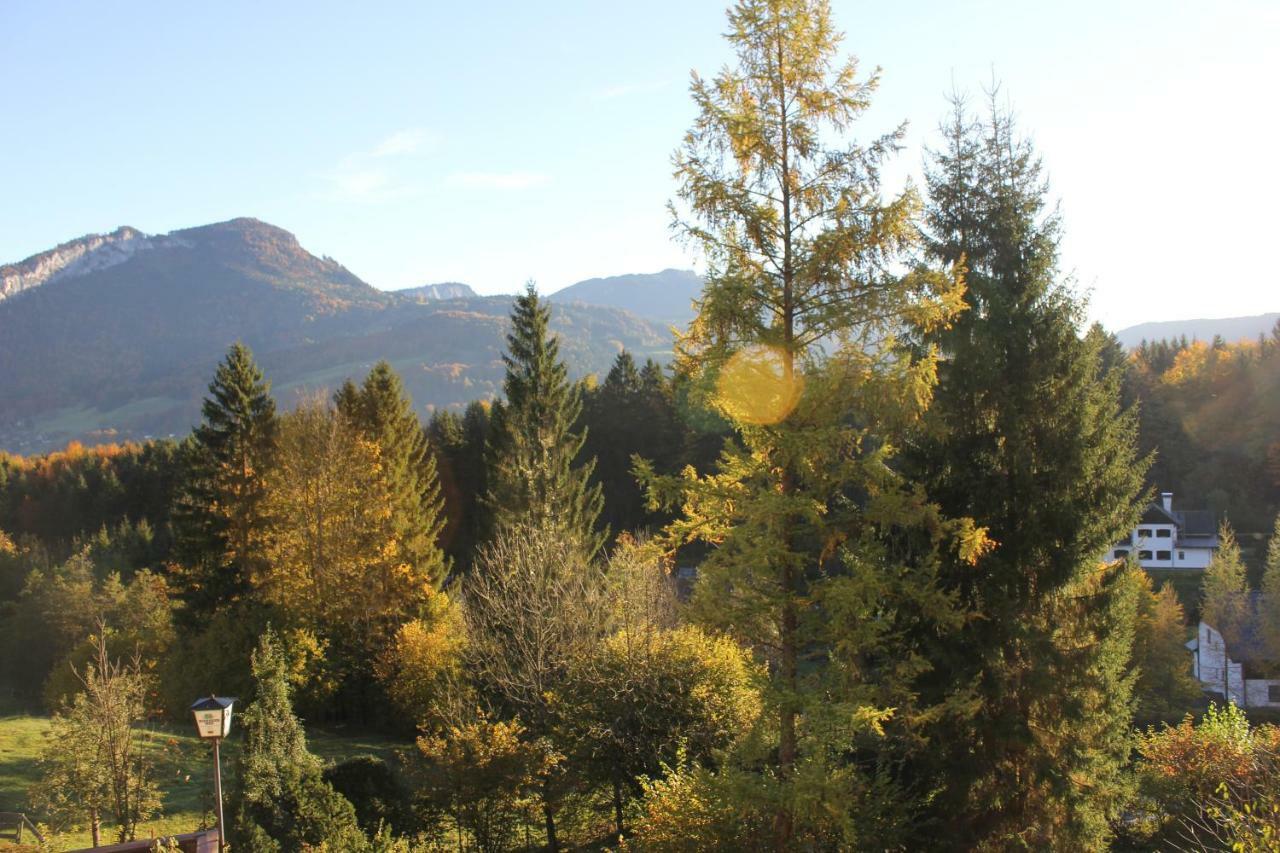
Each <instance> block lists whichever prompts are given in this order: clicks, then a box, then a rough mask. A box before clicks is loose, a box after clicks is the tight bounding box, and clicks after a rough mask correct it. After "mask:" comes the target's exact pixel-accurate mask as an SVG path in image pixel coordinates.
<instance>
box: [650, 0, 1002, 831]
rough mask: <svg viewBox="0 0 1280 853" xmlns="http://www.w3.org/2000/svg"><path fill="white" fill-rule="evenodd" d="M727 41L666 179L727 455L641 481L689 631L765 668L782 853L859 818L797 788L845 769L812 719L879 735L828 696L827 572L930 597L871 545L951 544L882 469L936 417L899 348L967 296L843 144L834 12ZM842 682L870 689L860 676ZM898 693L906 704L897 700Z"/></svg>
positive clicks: (697, 379) (686, 338)
mask: <svg viewBox="0 0 1280 853" xmlns="http://www.w3.org/2000/svg"><path fill="white" fill-rule="evenodd" d="M727 38H728V40H729V42H730V45H731V47H732V49H733V51H734V53H735V55H736V63H735V64H734V65H733V66H731V67H727V68H725V69H724V70H723V71H721V72H720V73H719V74H718V75H717V76H716V77H715V78H714V79H710V80H707V79H704V78H702V77H699V76H697V75H696V74H695V76H694V78H693V82H692V85H691V91H692V95H693V99H694V102H695V105H696V107H697V110H698V115H697V117H696V119H695V120H694V124H693V126H692V128H691V129H690V130H689V132H688V133H687V135H686V137H685V141H684V144H683V145H682V146H681V147H680V149H679V150H678V151H677V153H676V155H675V161H674V162H675V172H676V177H677V179H678V180H679V181H680V185H681V186H680V193H679V195H680V202H681V203H680V206H679V207H678V208H675V217H676V226H677V228H678V230H680V231H681V232H682V233H683V234H684V235H685V236H686V237H688V238H689V239H690V240H691V242H692V243H693V244H694V245H696V246H697V247H698V248H699V249H700V250H701V252H702V253H703V255H704V257H705V263H706V283H705V286H704V290H703V293H702V297H701V299H700V300H699V301H698V303H697V310H698V314H697V317H696V319H695V320H694V321H693V322H692V324H691V325H690V328H689V331H688V334H686V335H683V336H681V337H680V339H679V340H678V342H677V370H678V371H679V372H681V373H683V374H685V375H688V376H690V377H692V378H693V382H694V383H695V386H696V387H697V388H698V389H699V390H700V395H701V399H702V400H703V402H706V403H709V404H710V405H711V406H712V407H713V408H714V409H715V410H716V411H718V412H719V413H720V414H721V415H722V416H723V417H724V418H725V419H727V420H728V421H729V423H730V424H731V425H732V426H733V427H734V428H735V429H736V431H737V434H738V439H737V440H735V441H732V442H730V443H729V444H727V445H726V447H725V449H724V452H723V454H722V456H721V458H720V461H719V464H718V466H717V469H716V470H715V471H714V472H713V473H710V474H708V475H706V476H699V475H698V474H697V473H696V472H694V471H693V470H691V469H686V473H685V474H684V475H683V476H681V477H677V478H651V479H650V483H651V487H652V495H653V498H654V500H655V502H657V503H661V502H667V503H669V504H670V505H672V506H676V507H680V508H682V509H683V517H682V518H680V519H678V520H677V521H676V522H674V523H673V524H672V525H671V526H670V527H669V528H668V531H667V542H668V544H669V546H670V547H676V546H677V545H679V544H680V543H683V542H691V541H700V542H704V543H706V544H708V545H710V546H712V550H711V551H710V553H709V556H708V557H707V559H706V560H705V561H704V562H703V563H702V565H701V567H700V577H699V581H698V584H697V586H696V588H695V592H694V608H695V611H696V612H697V613H699V614H700V619H701V620H702V621H703V622H704V624H707V625H710V626H713V627H718V628H724V629H728V630H730V631H732V633H733V635H734V636H737V637H740V638H741V639H743V640H744V641H745V642H748V643H750V644H752V645H753V646H754V648H755V649H757V650H758V652H759V654H760V655H761V657H762V658H763V659H764V660H766V661H767V662H768V665H769V672H770V679H769V688H768V690H766V692H765V707H766V713H767V715H768V717H769V719H770V731H772V732H775V733H776V734H775V735H773V737H775V738H776V740H775V741H774V749H773V750H771V751H770V753H769V755H767V756H765V757H764V760H765V761H767V762H768V763H769V764H771V765H772V768H771V772H770V777H771V778H774V779H776V780H777V783H776V789H775V790H774V791H773V792H772V793H768V794H764V796H767V797H769V798H770V799H771V801H772V802H773V803H774V804H775V805H774V818H773V842H772V843H773V845H774V847H775V849H778V850H786V849H792V847H793V841H796V840H797V839H796V837H795V836H796V828H797V824H796V815H797V814H798V813H801V812H803V813H817V812H818V811H821V810H822V809H823V808H824V807H825V806H824V805H819V804H818V803H819V802H821V803H824V804H825V805H827V806H830V808H831V809H833V810H844V809H846V808H847V807H848V805H849V801H850V800H851V797H850V791H849V790H848V788H845V789H843V790H840V791H839V792H838V793H837V791H836V789H835V786H834V785H831V786H825V787H824V786H807V785H805V784H803V783H802V782H801V779H802V778H804V779H810V778H811V779H813V780H815V781H816V780H817V779H820V778H826V779H834V778H836V777H837V775H838V774H834V773H833V772H829V771H831V770H832V765H831V764H828V763H827V762H836V763H839V762H841V761H842V760H843V759H842V758H841V756H843V755H847V754H848V751H847V750H848V747H849V745H850V744H849V742H848V741H847V740H845V741H844V742H843V743H842V744H840V743H838V741H839V740H841V739H842V738H843V737H844V736H845V735H846V734H851V729H842V730H840V733H839V734H838V735H834V736H833V738H831V739H828V741H827V742H826V743H824V742H823V737H824V736H825V735H824V736H818V734H817V733H816V730H815V729H814V728H811V727H809V726H808V725H807V724H806V723H807V720H806V715H808V714H810V713H811V712H813V711H815V710H816V709H818V708H819V707H822V708H824V709H832V708H834V709H835V710H834V711H833V712H832V713H833V715H834V716H842V718H843V719H844V720H846V721H849V720H864V721H866V720H869V719H870V717H871V716H874V715H867V714H865V713H863V712H864V711H865V710H866V709H865V708H864V707H863V706H862V701H863V697H861V696H855V695H853V694H851V693H848V692H844V691H840V692H828V691H827V690H825V689H823V687H822V680H823V678H824V676H825V675H827V674H830V673H831V672H832V669H831V668H830V667H825V666H823V662H824V661H827V662H830V659H829V658H828V653H829V651H830V649H831V645H830V643H831V642H833V641H834V639H835V638H834V637H833V636H832V635H831V633H830V630H829V629H830V624H831V623H829V622H827V621H826V620H825V619H823V618H822V617H821V616H820V607H819V605H818V601H819V599H820V598H821V597H822V596H823V595H824V594H825V592H826V591H832V592H836V590H834V589H832V588H830V587H828V585H827V582H826V577H827V575H828V572H829V571H830V570H833V569H837V567H839V566H840V565H841V564H846V565H847V564H848V563H850V562H854V563H856V562H859V561H861V562H862V563H863V564H864V565H865V566H866V567H867V576H870V574H872V573H873V572H874V571H875V570H874V569H873V568H872V567H873V566H879V567H880V570H881V571H882V572H885V573H889V574H892V575H894V576H895V577H899V578H906V579H908V580H907V584H908V585H909V586H912V587H913V588H915V589H917V590H923V589H924V588H927V587H928V585H929V583H930V581H929V577H928V575H929V571H930V569H929V566H928V565H927V563H928V561H927V560H924V559H916V558H914V557H912V558H909V564H907V565H903V564H902V563H900V562H899V560H898V558H899V557H900V556H902V552H897V553H895V552H893V549H891V548H879V547H877V546H876V545H875V540H876V539H877V538H878V536H879V534H881V533H887V532H888V531H890V530H906V529H913V528H917V527H920V526H923V525H926V524H932V525H933V530H934V531H935V533H937V534H938V535H937V537H936V539H935V540H934V541H933V542H929V541H923V542H921V543H919V544H921V546H922V547H920V548H919V549H917V550H916V551H915V554H917V555H919V554H925V553H928V551H929V550H930V548H931V547H933V546H934V545H936V544H938V540H941V539H943V538H946V536H945V535H944V532H945V529H946V528H945V525H943V524H942V523H941V521H940V520H939V519H937V518H935V517H934V516H933V515H932V512H931V510H930V508H929V507H928V506H927V502H926V501H925V500H924V498H923V496H922V495H920V494H919V493H913V492H912V491H911V490H910V489H908V488H907V487H906V485H905V484H904V483H903V482H902V481H901V480H900V479H899V478H898V476H897V475H896V474H895V473H894V471H893V469H892V467H890V466H889V465H888V464H887V463H888V462H889V460H890V459H891V458H892V456H893V453H894V445H895V443H896V441H897V437H898V436H899V434H900V433H901V430H902V429H903V428H904V427H905V426H907V425H909V424H911V423H913V422H915V421H916V419H918V418H919V416H920V415H921V413H922V412H923V410H924V409H925V407H926V406H927V405H928V400H929V397H930V389H931V386H932V383H933V377H934V371H935V363H934V359H933V357H932V355H931V354H929V353H926V354H924V355H923V356H922V357H919V358H915V357H912V356H911V355H910V354H909V353H907V352H906V351H904V349H903V348H902V347H900V346H899V345H898V335H899V334H900V333H901V332H903V331H904V330H908V329H928V328H933V327H934V326H936V325H938V324H941V323H944V322H945V321H946V320H947V318H948V317H949V316H950V315H951V314H952V312H953V311H954V309H955V308H956V306H957V305H958V300H959V296H960V293H961V290H962V288H961V286H960V282H959V280H958V274H954V273H939V272H936V271H932V270H930V269H928V268H927V267H926V266H925V265H924V264H922V263H920V262H919V258H918V256H917V253H916V250H917V248H918V246H917V242H916V237H917V224H916V216H917V214H918V213H919V211H920V199H919V197H918V196H917V195H916V193H915V192H914V191H913V190H912V189H910V188H908V189H906V190H905V191H903V192H901V193H898V194H889V195H887V196H886V194H885V193H884V191H883V190H882V188H881V186H880V181H879V176H880V170H881V167H882V165H883V164H884V162H885V159H886V158H887V157H888V156H889V155H890V154H891V153H892V152H893V151H894V150H895V149H896V147H897V145H898V143H899V141H900V140H901V138H902V128H897V129H895V130H893V131H891V132H889V133H888V134H886V135H883V136H880V137H878V138H875V139H873V140H871V141H870V142H869V143H867V144H860V143H858V142H856V141H851V140H850V138H849V136H848V135H847V132H848V131H849V130H850V128H851V126H852V124H853V123H854V122H855V121H856V120H857V119H858V118H859V116H860V115H861V114H862V113H863V112H865V110H866V109H867V107H868V106H869V103H870V98H871V95H872V93H873V92H874V90H875V88H876V86H877V84H878V76H877V75H876V74H874V73H873V74H871V75H861V74H860V73H859V70H858V68H857V65H856V63H855V61H854V60H852V59H847V60H846V59H842V58H841V57H840V55H839V40H840V36H839V35H838V34H837V33H836V31H835V29H834V27H833V25H832V22H831V16H830V10H829V8H828V4H827V3H826V2H822V0H743V2H739V3H737V4H736V5H735V6H734V7H733V8H732V9H731V10H730V11H729V31H728V34H727ZM642 472H644V473H651V469H650V470H649V471H647V472H645V471H644V468H643V466H642ZM971 532H973V531H971ZM974 533H975V535H976V538H975V539H973V543H974V545H975V547H977V548H978V549H979V550H980V548H981V547H982V546H981V536H980V534H978V533H977V532H974ZM924 539H926V540H927V539H928V537H924ZM842 546H848V547H844V548H843V550H842ZM837 573H838V571H837ZM845 592H847V590H846V591H841V592H838V594H839V595H842V596H843V595H844V593H845ZM903 605H904V606H903V607H896V606H894V605H891V604H890V605H886V606H885V607H884V608H877V611H878V614H879V616H880V617H882V618H884V619H887V620H893V619H896V618H899V617H902V616H905V614H906V613H907V612H908V611H909V609H910V607H911V605H910V604H907V603H906V602H903ZM942 606H943V608H944V609H945V604H943V605H942ZM915 615H918V614H914V613H913V616H912V617H911V618H914V616H915ZM886 624H888V623H886ZM862 651H863V652H867V653H871V652H872V650H870V649H864V650H862ZM902 652H903V653H904V654H909V652H907V650H905V649H903V650H902ZM844 672H845V673H847V674H848V675H850V676H851V677H852V680H854V681H856V680H858V676H857V675H855V672H860V673H861V675H862V676H864V677H871V678H875V675H869V673H873V672H874V670H868V669H861V670H858V669H857V668H856V667H855V666H854V665H853V662H852V661H850V662H849V667H848V668H847V669H845V670H844ZM916 675H918V673H916ZM913 677H914V676H913ZM847 683H848V682H846V685H847ZM897 686H898V687H899V688H900V689H903V690H904V691H905V692H904V693H902V694H901V695H899V697H898V698H900V699H902V700H903V702H904V703H907V702H909V701H910V700H909V693H910V690H909V689H908V688H907V682H906V681H900V682H899V683H898V685H897ZM886 692H889V691H886ZM846 703H847V704H846ZM802 741H804V743H802ZM801 762H803V766H801ZM840 778H846V777H843V776H840ZM826 797H830V799H824V798H826ZM837 843H844V844H848V843H852V839H850V838H843V839H841V840H840V841H839V842H837Z"/></svg>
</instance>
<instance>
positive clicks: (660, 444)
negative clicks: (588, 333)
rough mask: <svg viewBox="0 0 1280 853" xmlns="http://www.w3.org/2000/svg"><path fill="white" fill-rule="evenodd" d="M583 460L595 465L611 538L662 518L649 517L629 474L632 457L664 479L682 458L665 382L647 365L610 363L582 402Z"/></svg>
mask: <svg viewBox="0 0 1280 853" xmlns="http://www.w3.org/2000/svg"><path fill="white" fill-rule="evenodd" d="M582 422H583V424H584V425H585V427H586V428H585V432H586V436H587V441H586V444H585V445H584V448H583V451H584V454H585V455H586V456H588V457H594V458H595V459H596V463H597V464H596V468H595V481H596V482H598V483H599V484H600V487H601V489H602V490H603V492H604V520H605V521H606V522H607V523H608V525H609V528H610V529H611V530H613V531H614V532H615V533H621V532H626V531H635V530H639V529H641V528H643V527H646V526H648V525H651V524H653V523H655V522H657V521H659V520H660V519H661V520H663V521H665V520H667V518H666V517H664V516H660V515H658V514H655V513H652V512H650V511H648V509H647V507H646V500H645V495H644V492H643V490H642V489H641V488H640V484H639V483H638V482H637V481H636V477H635V473H634V471H633V470H632V457H633V456H639V457H641V458H642V459H647V460H649V461H650V462H651V463H652V464H653V466H654V468H655V469H656V470H658V471H661V472H663V473H670V472H673V471H675V470H677V469H678V468H679V466H680V463H681V462H682V461H683V456H684V452H683V451H684V441H685V435H684V430H683V429H682V428H681V425H680V422H679V419H678V418H677V417H676V413H675V410H674V407H673V406H672V400H671V394H670V389H669V387H668V383H667V381H666V378H665V377H664V376H663V374H662V368H660V367H659V366H658V365H657V364H656V363H655V362H653V361H652V360H650V361H649V362H648V363H646V365H645V366H644V368H643V370H640V369H637V368H636V363H635V360H634V359H633V358H632V357H631V353H629V352H627V351H625V350H624V351H622V352H620V353H618V356H617V358H615V359H614V363H613V367H612V368H611V369H610V370H609V373H608V375H607V376H606V377H605V381H604V382H603V383H602V384H601V385H600V386H599V387H598V388H595V389H594V390H592V391H591V392H590V393H589V394H587V396H586V400H585V402H584V406H583V413H582Z"/></svg>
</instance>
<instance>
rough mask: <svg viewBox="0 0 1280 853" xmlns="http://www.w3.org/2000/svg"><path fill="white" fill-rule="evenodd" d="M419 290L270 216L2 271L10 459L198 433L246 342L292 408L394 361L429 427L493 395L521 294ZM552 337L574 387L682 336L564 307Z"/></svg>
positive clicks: (3, 421) (91, 243) (0, 312)
mask: <svg viewBox="0 0 1280 853" xmlns="http://www.w3.org/2000/svg"><path fill="white" fill-rule="evenodd" d="M468 290H469V289H468ZM421 291H422V289H421V288H418V289H415V290H413V291H408V292H386V291H381V290H378V289H377V288H374V287H372V286H370V285H369V284H367V283H365V282H364V281H362V280H361V279H360V278H359V277H357V276H356V275H355V274H353V273H352V272H350V271H349V270H347V269H346V268H345V267H343V266H342V265H341V264H339V263H338V262H337V261H335V260H333V259H330V258H319V257H316V256H315V255H312V254H311V253H309V252H307V251H306V250H305V249H303V248H302V247H301V246H300V245H299V243H298V241H297V239H296V238H295V237H294V236H293V235H292V234H290V233H289V232H287V231H285V230H283V229H281V228H277V227H275V226H273V225H269V224H267V223H264V222H260V221H258V220H255V219H234V220H231V221H229V222H222V223H217V224H214V225H206V226H202V227H199V228H188V229H184V230H180V231H174V232H172V233H171V234H166V235H153V236H148V235H145V234H143V233H142V232H140V231H137V230H136V229H133V228H121V229H118V230H117V231H114V232H112V233H111V234H105V235H90V236H87V237H83V238H80V239H79V240H73V241H70V242H68V243H64V244H62V245H60V246H58V247H57V248H55V249H52V250H50V251H48V252H43V253H41V254H38V255H35V256H33V257H31V258H27V259H26V260H24V261H21V262H19V263H16V264H9V265H6V266H3V267H0V400H3V401H4V402H3V405H0V449H5V450H10V451H18V452H37V451H42V450H47V449H49V448H52V447H57V446H61V445H63V444H65V443H66V442H67V441H68V440H72V439H78V440H81V441H85V442H99V441H105V440H121V439H129V438H134V439H136V438H143V437H146V436H149V435H169V434H175V435H183V434H185V433H186V432H187V431H188V430H189V429H190V428H191V426H192V424H194V423H195V422H196V421H197V420H198V419H199V406H200V400H201V398H202V397H203V395H204V393H205V391H206V386H207V385H208V382H209V380H210V377H211V376H212V374H213V370H214V367H215V365H216V364H217V362H218V360H219V359H220V358H222V356H223V354H224V353H225V352H226V349H227V347H228V346H230V345H231V344H232V343H233V342H234V341H236V340H243V341H244V342H245V343H247V344H248V345H249V346H250V347H252V349H253V351H254V354H255V356H256V357H257V359H258V361H259V363H260V364H261V365H262V367H263V369H264V371H265V372H266V374H267V376H268V378H270V379H271V380H272V382H273V387H274V391H275V394H276V398H277V400H278V401H279V402H280V403H281V404H282V405H283V406H286V407H287V406H289V405H291V404H292V403H293V402H295V401H296V400H297V399H298V397H299V396H300V395H305V394H312V393H323V392H324V391H325V390H326V389H332V388H334V387H336V386H337V385H338V384H339V383H341V382H342V381H343V380H344V379H346V378H347V377H355V378H359V377H361V376H363V374H364V373H366V372H367V371H368V369H369V368H370V367H371V366H372V365H373V364H374V362H376V361H377V360H378V359H382V358H385V359H387V360H388V361H390V362H391V363H392V364H393V365H394V366H395V367H396V369H397V370H398V371H400V373H401V375H402V376H403V377H404V380H405V385H406V387H407V388H408V390H409V392H410V393H411V394H412V395H413V399H414V402H415V405H416V407H417V409H418V411H419V413H420V414H425V413H426V412H427V411H429V409H430V408H431V407H433V406H435V407H441V406H459V405H463V404H465V403H467V402H469V401H471V400H474V399H483V398H487V397H493V396H495V395H496V394H497V393H498V392H499V390H500V387H501V380H502V372H503V371H502V362H501V352H502V349H503V347H504V346H505V338H504V335H505V331H506V324H507V315H508V313H509V311H510V307H511V297H509V296H495V297H476V296H474V295H471V296H464V297H462V298H451V299H441V298H435V297H429V296H428V295H426V294H425V293H423V292H421ZM433 292H435V293H448V292H449V291H448V290H445V289H440V290H438V291H433ZM458 292H461V291H458ZM552 329H553V331H555V332H557V333H558V334H559V335H560V336H561V341H562V343H561V346H562V351H563V352H564V354H565V357H566V359H567V360H568V362H569V365H570V369H571V370H572V371H573V372H574V373H575V374H576V375H583V374H586V373H589V372H597V373H603V372H604V371H606V370H607V369H608V367H609V364H610V362H611V361H612V359H613V357H614V355H615V354H616V353H617V352H618V350H619V349H620V348H623V347H625V348H627V349H629V350H632V351H634V352H635V353H636V355H637V356H638V357H640V358H644V357H647V356H653V357H658V358H663V357H665V356H666V355H667V354H668V353H669V351H670V348H671V337H670V334H669V332H668V331H667V330H665V329H663V328H662V327H660V326H658V325H657V324H655V323H653V322H651V321H646V320H643V319H641V318H639V317H636V316H635V315H633V314H630V313H628V312H626V311H623V310H620V309H617V308H609V307H600V306H589V305H579V304H568V303H565V304H557V305H556V307H555V310H554V311H553V320H552Z"/></svg>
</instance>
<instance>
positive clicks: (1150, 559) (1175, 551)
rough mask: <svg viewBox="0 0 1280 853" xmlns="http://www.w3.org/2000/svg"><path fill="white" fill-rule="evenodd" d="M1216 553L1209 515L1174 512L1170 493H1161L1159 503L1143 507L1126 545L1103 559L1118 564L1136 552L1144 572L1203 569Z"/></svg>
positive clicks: (1117, 547) (1201, 512)
mask: <svg viewBox="0 0 1280 853" xmlns="http://www.w3.org/2000/svg"><path fill="white" fill-rule="evenodd" d="M1217 550H1218V530H1217V526H1216V525H1215V524H1214V520H1213V513H1210V512H1205V511H1203V510H1175V509H1174V508H1173V492H1161V493H1160V502H1159V503H1153V504H1150V505H1149V506H1148V507H1147V509H1146V511H1145V512H1144V513H1143V514H1142V520H1141V521H1139V522H1138V526H1137V527H1135V528H1134V529H1133V532H1132V533H1131V534H1130V535H1129V539H1128V541H1126V542H1121V543H1119V544H1117V545H1116V546H1115V547H1114V548H1112V549H1111V550H1110V551H1109V552H1108V553H1107V559H1108V560H1122V559H1124V558H1125V557H1128V556H1129V555H1130V554H1132V553H1134V552H1137V557H1138V565H1140V566H1142V568H1144V569H1204V568H1207V567H1208V565H1209V561H1210V560H1211V559H1213V555H1214V552H1216V551H1217Z"/></svg>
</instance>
